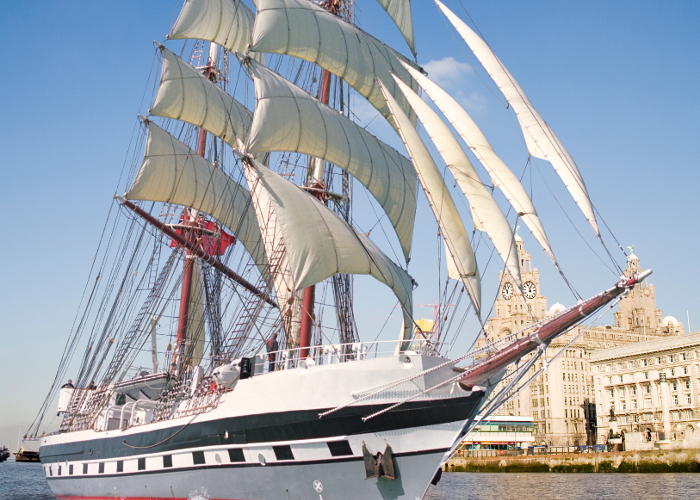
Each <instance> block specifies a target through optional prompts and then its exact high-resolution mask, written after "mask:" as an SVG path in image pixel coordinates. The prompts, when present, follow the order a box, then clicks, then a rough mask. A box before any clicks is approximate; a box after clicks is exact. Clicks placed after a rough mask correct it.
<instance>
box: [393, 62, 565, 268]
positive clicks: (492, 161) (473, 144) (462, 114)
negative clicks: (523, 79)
mask: <svg viewBox="0 0 700 500" xmlns="http://www.w3.org/2000/svg"><path fill="white" fill-rule="evenodd" d="M406 69H407V70H408V71H410V72H411V75H412V76H413V77H414V78H415V79H416V80H417V81H418V83H419V84H420V86H421V87H423V90H424V91H425V93H426V94H428V96H430V98H431V99H432V100H433V101H434V102H435V104H436V105H437V107H438V108H439V109H440V111H441V112H442V114H444V115H445V117H446V118H447V120H448V121H449V122H450V123H451V124H452V126H453V127H454V128H455V130H456V131H457V133H458V134H459V135H460V137H461V138H462V139H463V140H464V142H466V143H467V145H468V146H469V149H471V151H472V152H473V153H474V156H476V158H477V160H479V162H480V163H481V164H482V165H483V166H484V168H485V169H486V171H487V172H488V173H489V176H490V177H491V182H492V183H493V185H494V186H496V187H497V188H498V189H500V190H501V192H502V193H503V194H504V195H505V197H506V199H507V200H508V202H509V203H510V204H511V205H512V206H513V208H515V210H516V212H517V213H518V215H519V216H520V218H521V219H522V220H523V222H524V223H525V225H526V226H527V227H528V229H530V231H531V232H532V234H533V236H534V237H535V239H536V240H537V241H538V243H539V244H540V245H541V246H542V248H543V249H544V251H545V252H546V253H547V255H548V256H549V258H550V259H552V262H554V264H555V265H556V263H557V260H556V257H555V256H554V252H553V251H552V248H551V246H550V245H549V240H548V239H547V234H546V233H545V231H544V227H543V226H542V222H541V221H540V218H539V216H538V215H537V210H535V206H534V205H533V204H532V201H531V200H530V197H529V196H528V195H527V192H526V191H525V188H524V187H523V185H522V183H521V182H520V180H519V179H518V178H517V177H516V176H515V174H514V173H513V172H511V170H510V169H509V168H508V166H507V165H506V164H505V163H504V162H503V160H501V158H499V156H498V155H497V154H496V152H495V151H494V150H493V148H492V147H491V144H489V141H488V139H486V136H485V135H484V134H483V132H482V131H481V129H480V128H479V126H478V125H477V124H476V123H475V122H474V120H472V117H471V116H469V114H468V113H467V112H466V111H465V110H464V108H462V106H460V105H459V103H458V102H457V101H456V100H455V99H454V98H453V97H452V96H450V95H449V94H448V93H447V92H445V91H444V90H443V89H441V88H440V87H439V86H438V85H436V84H435V83H434V82H433V81H432V80H430V79H429V78H428V77H427V76H425V75H423V74H421V73H419V72H418V71H416V70H414V69H413V68H411V67H409V66H407V67H406Z"/></svg>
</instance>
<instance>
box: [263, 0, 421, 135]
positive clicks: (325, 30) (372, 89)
mask: <svg viewBox="0 0 700 500" xmlns="http://www.w3.org/2000/svg"><path fill="white" fill-rule="evenodd" d="M257 7H258V11H257V17H256V20H255V30H254V32H253V42H252V44H251V48H250V50H252V51H254V52H269V53H276V54H289V55H290V56H294V57H298V58H300V59H304V60H306V61H309V62H312V63H315V64H318V65H319V66H321V67H322V68H324V69H327V70H328V71H330V72H331V73H333V74H335V75H337V76H339V77H340V78H342V79H343V80H345V81H346V82H347V83H348V84H349V85H350V86H352V87H353V88H354V89H355V90H357V92H359V93H360V95H362V96H364V97H365V98H367V100H368V101H369V102H370V103H371V104H372V105H373V106H374V107H375V108H377V110H378V111H379V112H380V113H381V114H382V115H384V116H385V117H386V118H387V119H389V120H390V121H391V117H390V114H389V110H388V109H387V107H386V103H385V102H384V99H383V98H382V94H381V92H380V90H379V87H378V86H377V82H376V78H379V79H380V80H381V81H382V83H384V84H385V85H386V87H387V89H388V90H389V92H391V94H392V95H394V96H395V97H396V100H397V101H398V102H399V104H400V105H401V109H402V110H403V111H404V112H405V113H407V114H408V115H409V117H410V118H411V120H412V121H413V123H414V125H415V114H414V113H413V111H412V110H411V109H410V106H408V103H407V102H406V99H405V98H404V97H403V95H402V94H401V93H400V92H397V88H396V84H395V83H394V80H393V78H392V77H391V73H394V74H396V75H397V76H398V77H399V78H401V79H402V80H403V81H404V82H405V83H408V84H409V85H411V87H412V88H413V89H416V90H417V86H416V83H415V81H413V79H412V78H411V76H410V75H409V74H408V72H407V71H406V70H405V69H404V68H403V66H401V64H400V63H399V60H402V61H405V62H407V63H410V62H409V61H408V59H406V58H405V57H403V56H402V55H401V54H399V53H398V52H396V51H395V50H393V49H391V48H389V47H387V46H386V45H384V44H383V43H382V42H380V41H379V40H377V39H376V38H374V37H372V36H370V35H368V34H367V33H365V32H364V31H362V30H360V29H358V28H356V27H355V26H352V25H350V24H348V23H346V22H345V21H343V20H342V19H340V18H338V17H337V16H334V15H333V14H330V13H329V12H327V11H325V10H323V9H322V8H321V7H318V6H316V5H314V4H313V3H311V2H308V1H307V0H258V2H257ZM411 64H412V63H411Z"/></svg>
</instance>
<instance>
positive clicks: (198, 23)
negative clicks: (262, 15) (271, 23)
mask: <svg viewBox="0 0 700 500" xmlns="http://www.w3.org/2000/svg"><path fill="white" fill-rule="evenodd" d="M254 22H255V15H254V14H253V11H252V10H250V8H248V6H247V5H245V4H244V3H243V2H241V1H240V0H186V1H185V4H184V5H183V6H182V11H181V12H180V16H179V17H178V18H177V22H176V23H175V26H173V29H172V31H171V32H170V34H169V35H168V38H170V39H173V40H178V39H191V38H194V39H198V40H207V41H210V42H214V43H216V44H217V45H221V46H222V47H224V48H226V49H228V50H229V51H231V52H234V53H235V52H241V53H245V52H246V50H247V46H248V44H249V43H250V38H251V35H252V33H253V23H254ZM255 57H256V58H258V60H259V61H260V62H264V59H263V58H264V54H257V55H256V56H255Z"/></svg>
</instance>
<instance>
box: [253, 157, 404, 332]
mask: <svg viewBox="0 0 700 500" xmlns="http://www.w3.org/2000/svg"><path fill="white" fill-rule="evenodd" d="M246 164H247V165H249V168H250V169H251V170H254V172H255V174H256V175H257V176H258V178H259V180H260V183H261V184H262V186H263V187H264V189H265V190H266V191H267V192H268V193H269V199H270V201H271V204H272V206H273V209H274V212H275V215H276V217H277V222H278V225H279V228H280V231H281V233H282V237H283V239H284V243H285V247H286V253H287V259H288V261H289V267H290V270H291V273H292V277H293V280H294V288H295V289H296V290H301V289H303V288H305V287H307V286H310V285H314V284H316V283H318V282H320V281H323V280H324V279H326V278H329V277H330V276H333V275H334V274H369V275H371V276H372V277H374V278H375V279H377V280H378V281H380V282H382V283H384V284H385V285H387V286H388V287H389V288H391V289H392V290H393V292H394V294H395V295H396V297H397V298H398V299H399V301H400V302H401V306H402V308H403V310H404V311H407V312H408V313H409V314H410V313H411V312H412V310H413V305H412V304H413V279H412V278H411V276H409V274H408V273H407V272H406V271H404V270H403V269H401V268H400V267H399V266H398V265H397V264H395V263H394V262H393V261H392V260H391V259H390V258H389V257H387V256H386V255H385V254H384V253H383V252H382V251H381V250H380V249H379V248H377V246H375V245H374V243H372V242H371V241H370V240H369V238H367V237H366V236H365V235H364V234H362V233H360V232H358V231H356V230H355V229H353V228H352V227H350V226H349V225H348V224H347V223H346V222H345V221H344V220H342V219H341V218H340V217H339V216H338V215H337V214H335V213H334V212H333V211H331V210H330V209H329V208H328V207H326V206H325V205H324V204H323V203H321V202H320V201H318V200H317V199H316V198H315V197H313V196H311V195H309V194H308V193H306V192H305V191H303V190H302V189H300V188H298V187H297V186H295V185H294V184H292V183H291V182H289V181H287V180H285V179H283V178H282V177H281V176H280V175H278V174H276V173H275V172H273V171H272V170H270V169H269V168H266V167H264V166H263V165H261V164H259V163H257V162H255V161H249V162H246ZM412 327H413V323H412V322H409V323H408V324H407V326H406V329H407V330H412ZM409 335H410V334H409Z"/></svg>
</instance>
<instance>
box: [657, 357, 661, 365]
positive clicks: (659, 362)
mask: <svg viewBox="0 0 700 500" xmlns="http://www.w3.org/2000/svg"><path fill="white" fill-rule="evenodd" d="M656 364H657V365H660V364H661V358H660V357H658V358H656Z"/></svg>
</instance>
